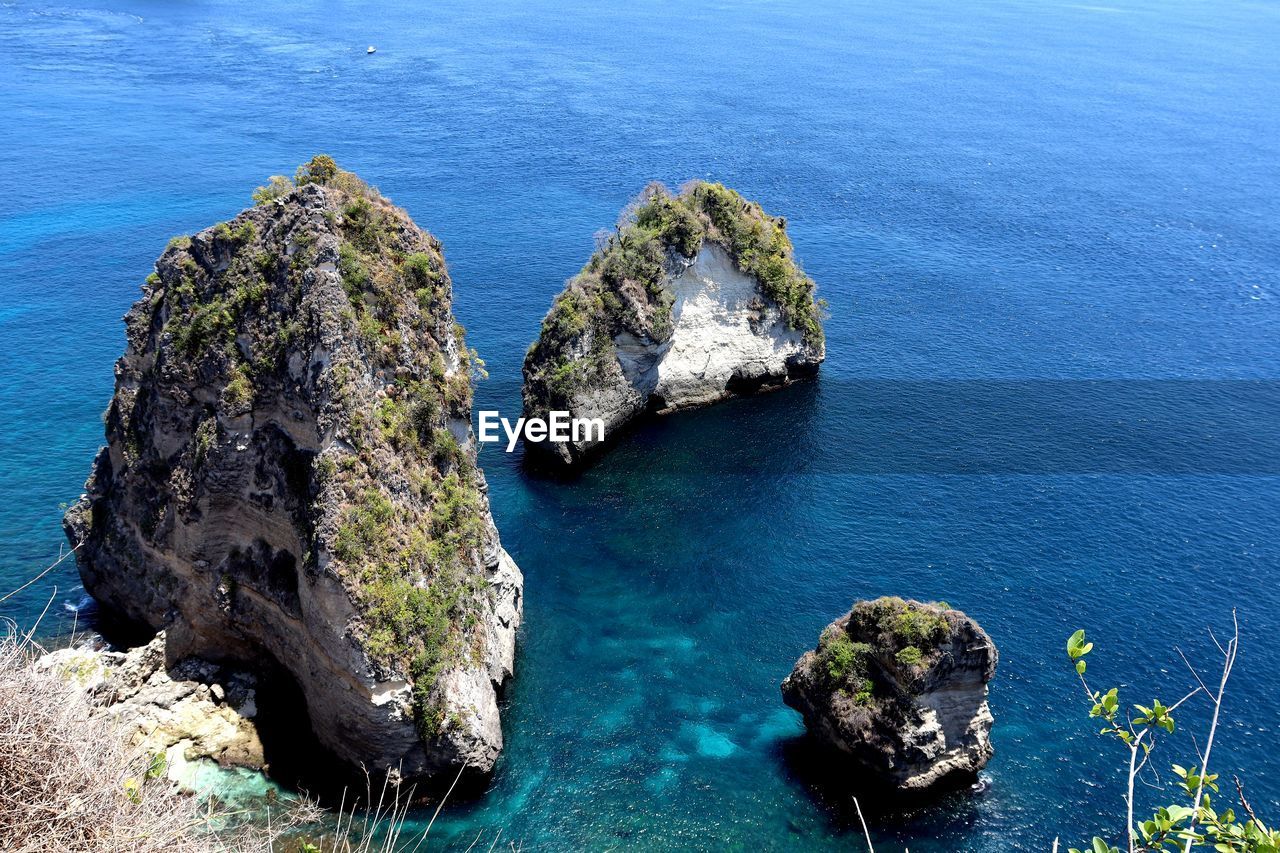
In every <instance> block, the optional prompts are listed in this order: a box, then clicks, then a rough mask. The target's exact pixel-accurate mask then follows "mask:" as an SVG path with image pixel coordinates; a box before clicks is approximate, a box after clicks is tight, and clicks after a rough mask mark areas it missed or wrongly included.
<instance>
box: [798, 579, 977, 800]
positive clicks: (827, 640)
mask: <svg viewBox="0 0 1280 853" xmlns="http://www.w3.org/2000/svg"><path fill="white" fill-rule="evenodd" d="M998 658H999V656H998V654H997V652H996V647H995V644H994V643H992V642H991V638H990V637H988V636H987V634H986V632H985V631H983V630H982V628H981V627H979V626H978V623H977V622H974V621H973V620H972V619H970V618H969V617H968V616H966V615H965V614H963V613H961V612H960V611H958V610H952V609H950V608H948V607H947V606H946V605H940V604H922V603H921V602H918V601H904V600H902V599H901V598H879V599H876V600H875V601H860V602H858V603H857V604H855V605H854V607H853V609H852V610H851V611H849V613H847V614H845V615H844V616H842V617H841V618H839V619H837V620H836V621H835V622H832V623H831V624H830V625H828V626H827V628H826V629H825V630H824V631H823V632H822V637H821V639H820V640H819V642H818V648H817V649H816V650H814V651H811V652H806V653H805V655H804V656H803V657H801V658H800V660H799V661H797V662H796V665H795V669H794V670H793V671H792V673H791V674H790V675H789V676H787V678H786V680H785V681H783V682H782V696H783V699H784V700H785V701H786V703H787V704H788V705H790V706H791V707H792V708H795V709H796V710H797V711H799V712H800V713H801V714H802V715H803V716H804V721H805V725H806V727H807V728H808V730H809V732H810V734H811V735H812V736H813V737H815V738H817V739H818V740H819V741H820V742H821V743H823V744H825V745H826V746H828V747H829V748H830V749H831V750H832V751H833V752H834V753H835V754H836V755H838V756H840V757H841V758H843V759H844V760H845V761H847V762H848V763H849V765H850V766H851V767H857V768H858V769H859V770H860V771H861V772H862V773H863V774H864V775H865V774H869V778H870V779H872V780H874V781H875V782H877V783H882V784H884V785H887V786H889V787H890V788H892V789H896V790H898V791H903V792H916V793H918V792H923V791H926V790H928V789H930V788H934V787H940V786H944V785H947V784H949V783H954V782H956V781H959V780H963V779H967V778H972V776H973V775H974V774H976V773H977V772H978V771H979V770H980V769H982V767H983V766H984V765H985V764H986V763H987V761H988V760H989V759H990V758H991V755H992V751H993V750H992V747H991V737H990V733H991V725H992V717H991V709H990V707H989V706H988V705H987V682H988V681H990V680H991V677H992V676H993V675H994V674H995V670H996V663H997V661H998Z"/></svg>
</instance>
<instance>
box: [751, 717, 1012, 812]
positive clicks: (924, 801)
mask: <svg viewBox="0 0 1280 853" xmlns="http://www.w3.org/2000/svg"><path fill="white" fill-rule="evenodd" d="M773 753H774V757H775V758H776V760H777V761H778V762H779V764H780V765H781V766H782V767H783V768H784V769H785V771H786V775H787V777H788V781H789V782H790V783H791V784H793V785H795V786H797V787H800V788H803V789H804V791H805V793H806V795H807V796H809V797H810V798H812V800H813V801H814V802H815V803H816V804H817V805H818V806H820V807H821V809H822V811H823V812H824V813H825V814H826V815H827V816H828V819H829V820H830V822H831V825H832V828H833V829H835V830H837V831H842V832H843V831H854V830H857V831H858V832H861V829H862V826H861V823H860V821H859V819H858V810H859V808H860V809H861V811H862V816H863V818H864V819H865V820H866V821H867V825H868V827H869V828H870V829H871V831H872V832H873V833H876V832H888V833H896V832H899V831H906V830H907V829H908V828H909V827H912V826H915V825H918V824H920V823H927V824H930V825H935V824H937V823H938V822H940V821H944V822H945V823H947V824H950V825H969V824H972V823H973V822H974V821H976V819H977V816H978V801H979V799H980V798H981V797H982V796H983V795H984V794H985V793H986V792H987V791H988V790H989V788H990V782H989V780H988V778H987V777H986V776H985V774H981V773H979V774H972V775H970V774H956V775H953V776H951V777H948V778H947V779H946V780H945V781H944V782H942V783H940V784H939V785H938V786H937V787H935V788H932V789H930V790H928V791H926V792H921V793H903V792H897V791H893V790H892V789H890V788H888V787H887V786H885V785H882V784H877V783H876V781H875V779H874V778H873V777H871V776H869V774H866V773H864V772H861V771H859V770H858V769H857V768H856V766H854V765H851V764H847V763H845V762H840V761H833V760H832V757H831V752H830V750H829V749H828V748H826V747H824V746H823V745H822V744H820V743H818V742H817V741H816V740H815V739H814V738H812V737H810V736H809V735H808V734H799V735H794V736H792V737H788V738H784V739H781V740H779V741H777V742H776V743H775V745H774V747H773ZM855 798H856V800H857V803H856V805H855V803H854V800H855Z"/></svg>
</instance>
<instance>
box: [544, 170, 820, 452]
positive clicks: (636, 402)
mask: <svg viewBox="0 0 1280 853" xmlns="http://www.w3.org/2000/svg"><path fill="white" fill-rule="evenodd" d="M786 229H787V223H786V220H785V219H783V218H781V217H776V216H770V215H769V214H767V213H765V212H764V210H763V209H762V208H761V207H760V205H759V204H756V203H755V202H752V201H748V200H747V199H745V198H743V197H742V196H741V195H739V194H738V193H737V192H735V191H734V190H732V189H729V188H728V187H725V186H723V185H722V184H713V183H707V182H704V181H693V182H691V183H689V184H687V185H686V186H685V187H684V188H683V189H682V190H681V191H680V192H679V193H678V194H673V193H672V192H670V191H669V190H668V189H667V188H666V187H664V186H662V185H661V184H650V185H649V186H648V187H647V188H646V189H645V190H644V191H643V192H642V193H641V194H640V196H639V197H638V198H637V199H636V200H635V201H633V202H632V204H631V205H630V206H629V207H628V208H627V209H626V210H625V211H623V214H622V216H621V218H620V221H619V223H618V225H617V226H616V228H615V231H614V233H613V234H612V235H611V236H608V237H605V238H604V239H603V240H601V241H599V245H598V247H597V249H596V251H595V253H594V254H593V255H592V256H591V259H590V260H589V261H588V262H587V264H586V266H585V267H583V269H582V271H581V272H579V273H578V274H577V275H576V276H574V277H573V278H572V279H570V280H569V282H568V284H567V285H566V286H565V288H564V290H563V291H562V292H561V293H560V294H559V295H557V296H556V298H555V300H554V302H553V304H552V306H551V310H550V311H549V312H548V313H547V316H546V318H545V319H544V320H543V322H542V329H541V332H540V334H539V336H538V339H537V340H536V341H535V342H534V343H533V345H532V346H531V347H530V348H529V352H528V354H527V355H526V356H525V360H524V368H523V373H524V389H523V398H524V415H525V417H526V418H543V419H545V418H546V417H547V415H548V413H549V412H551V411H564V412H568V413H569V415H570V417H571V418H575V419H584V420H589V419H599V420H601V421H602V422H603V423H604V428H605V437H606V438H605V440H604V441H599V440H596V439H595V437H594V436H593V437H591V438H584V439H583V440H581V441H570V442H564V443H559V442H557V443H552V442H530V441H526V447H527V448H528V450H529V452H530V453H531V454H532V455H533V457H534V458H535V459H540V460H543V461H545V462H548V463H550V464H551V465H553V466H556V467H571V466H575V465H578V464H579V463H581V462H583V461H584V460H586V459H588V458H590V457H591V456H592V455H593V454H594V453H596V452H598V451H599V450H600V448H601V447H602V446H603V445H604V444H606V443H607V441H608V440H609V439H610V438H611V437H613V436H614V435H616V434H617V432H618V431H620V430H621V429H622V428H623V427H625V426H626V424H628V423H630V422H631V421H633V420H635V419H636V418H638V417H640V416H641V415H643V414H644V413H646V412H654V411H656V412H670V411H673V410H676V409H684V408H689V407H692V406H701V405H706V404H708V403H713V402H716V401H718V400H723V399H725V398H726V397H730V396H733V395H737V394H747V393H752V392H755V391H759V390H761V389H767V388H776V387H780V386H783V385H786V384H788V383H790V382H792V381H794V380H796V379H798V378H802V377H807V376H812V375H814V374H815V373H816V372H817V370H818V366H819V365H820V364H821V363H822V361H823V359H824V358H825V356H826V345H825V340H824V336H823V330H822V313H823V310H824V305H823V303H822V302H821V301H820V300H817V299H816V298H815V291H816V286H815V284H814V282H813V279H811V278H809V276H807V275H805V273H804V271H803V270H802V269H801V268H800V266H799V265H798V264H797V262H796V259H795V252H794V250H793V248H792V245H791V240H790V238H789V237H788V236H787V230H786Z"/></svg>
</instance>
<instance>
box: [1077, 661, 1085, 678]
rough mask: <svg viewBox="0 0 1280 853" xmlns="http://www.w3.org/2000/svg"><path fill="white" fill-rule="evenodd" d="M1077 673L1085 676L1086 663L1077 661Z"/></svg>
mask: <svg viewBox="0 0 1280 853" xmlns="http://www.w3.org/2000/svg"><path fill="white" fill-rule="evenodd" d="M1076 672H1077V673H1078V674H1080V675H1084V661H1082V660H1078V661H1076Z"/></svg>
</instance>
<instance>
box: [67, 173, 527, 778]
mask: <svg viewBox="0 0 1280 853" xmlns="http://www.w3.org/2000/svg"><path fill="white" fill-rule="evenodd" d="M254 197H255V200H256V201H258V205H257V206H256V207H254V208H252V209H250V210H247V211H245V212H243V213H241V214H240V215H239V216H237V217H236V218H235V219H234V220H232V221H231V222H229V223H222V224H220V225H217V226H215V227H213V228H209V229H206V230H204V231H201V232H200V233H198V234H196V235H194V236H191V237H182V238H177V239H175V240H173V241H172V242H171V243H170V245H169V247H168V249H166V251H165V252H164V254H163V255H162V256H161V257H160V259H159V260H158V261H157V263H156V268H155V272H154V273H153V274H152V275H151V276H150V277H149V278H148V279H147V282H146V284H145V285H144V287H143V296H142V298H141V299H140V300H139V301H138V302H137V303H136V304H135V305H134V306H133V308H132V309H131V310H130V311H129V313H128V315H127V316H126V318H125V319H126V332H127V339H128V343H127V348H126V350H125V353H124V355H123V356H122V357H121V358H120V360H119V361H118V362H117V364H116V389H115V395H114V397H113V398H112V401H111V405H110V407H109V409H108V411H107V414H106V435H107V446H106V447H105V448H103V449H102V451H101V452H100V453H99V454H98V457H97V459H96V460H95V462H94V466H93V471H92V474H91V476H90V477H89V481H88V483H87V484H86V494H85V495H84V496H83V497H82V498H81V500H80V501H79V502H78V503H77V504H75V505H74V506H73V507H72V508H71V509H70V510H69V511H68V512H67V515H66V518H65V519H64V526H65V528H66V531H67V535H68V538H69V539H70V540H71V542H72V544H73V545H75V546H78V550H77V554H76V556H77V560H78V563H79V568H80V574H81V577H82V578H83V580H84V584H85V588H86V589H87V590H88V591H89V593H90V594H92V595H93V596H94V597H95V598H96V599H98V600H99V601H100V602H102V603H103V604H105V605H107V607H108V608H109V609H110V610H111V611H113V612H114V614H116V615H122V616H123V617H125V618H126V619H127V620H131V621H132V622H134V623H138V624H139V626H140V627H145V628H148V629H151V630H159V629H164V630H165V653H166V657H167V658H168V659H169V660H170V661H178V660H182V659H184V658H188V657H196V658H201V659H204V660H209V661H213V662H216V663H220V664H229V665H233V666H243V667H246V668H249V669H252V670H254V671H256V672H270V673H271V677H272V678H273V679H282V680H285V681H289V682H292V687H293V688H296V690H295V691H293V692H296V693H300V695H301V696H302V697H303V698H302V702H301V703H299V704H301V705H303V706H304V707H298V708H296V709H293V710H294V711H295V712H296V718H297V725H298V726H299V727H307V726H309V727H310V729H311V730H312V731H313V732H314V735H315V737H316V739H317V740H318V741H319V743H320V744H321V745H322V747H323V748H324V749H325V750H327V751H328V752H329V753H330V754H331V757H333V758H336V759H337V760H338V763H337V766H338V767H343V766H345V767H346V768H348V769H350V770H352V771H354V770H356V769H358V768H360V767H362V766H363V767H366V768H368V769H369V770H370V771H371V772H381V771H384V770H385V771H396V772H398V773H399V774H400V775H402V776H403V777H404V778H410V779H413V778H426V779H430V778H434V777H440V778H441V779H442V780H443V781H444V782H446V783H447V782H448V781H450V780H451V779H452V778H453V777H454V776H455V775H456V774H457V773H459V772H460V771H461V770H462V769H464V768H465V770H467V771H468V772H469V774H470V775H475V774H483V773H486V772H488V771H489V770H490V769H491V768H492V766H493V763H494V761H495V760H496V758H497V755H498V753H499V751H500V749H501V747H502V732H501V727H500V725H499V717H498V692H499V690H500V687H501V685H502V684H503V682H504V681H505V680H506V679H507V678H508V677H509V676H510V675H511V673H512V667H513V663H514V654H515V633H516V629H517V627H518V625H519V622H520V617H521V611H522V579H521V575H520V570H519V569H518V568H517V567H516V565H515V563H514V562H513V561H512V559H511V557H510V556H509V555H508V554H507V553H506V551H505V550H503V548H502V545H501V543H500V541H499V538H498V532H497V530H496V529H495V527H494V525H493V520H492V518H491V516H490V513H489V502H488V495H487V491H488V490H487V485H486V483H485V479H484V476H483V474H482V473H481V471H480V470H479V468H478V467H477V465H476V445H475V442H474V440H473V438H472V434H471V426H470V418H471V399H472V392H471V372H472V369H473V368H472V365H473V353H471V352H470V351H469V350H468V349H467V347H466V345H465V342H464V339H463V330H462V327H461V326H460V325H458V324H457V323H456V321H455V320H454V318H453V316H452V313H451V310H450V304H451V298H452V285H451V282H450V280H449V275H448V272H447V270H446V268H445V263H444V258H443V256H442V254H441V249H440V244H439V243H438V242H437V241H436V240H435V239H434V238H433V237H431V236H430V235H429V234H427V233H425V232H424V231H422V230H420V229H419V228H418V227H417V226H416V225H415V224H414V223H413V222H412V220H410V219H409V217H408V216H407V214H405V213H404V211H402V210H399V209H397V208H395V207H393V206H392V205H391V204H390V203H389V202H388V201H387V200H386V199H384V198H383V197H381V196H380V195H379V194H378V193H377V192H376V191H375V190H372V189H370V188H369V187H367V186H366V185H365V184H364V183H363V182H362V181H360V180H359V179H358V178H357V177H356V176H354V175H352V174H350V173H348V172H344V171H342V170H340V169H338V168H337V166H336V165H335V164H334V163H333V161H332V160H331V159H330V158H328V157H323V156H321V157H317V158H315V159H313V160H312V161H311V162H310V163H308V164H307V165H306V166H304V167H303V168H301V169H300V170H299V172H298V175H297V186H294V184H293V183H292V182H290V181H289V180H288V179H285V178H273V179H272V182H271V184H270V185H268V186H267V187H263V188H260V189H259V191H258V192H257V193H255V196H254Z"/></svg>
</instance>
